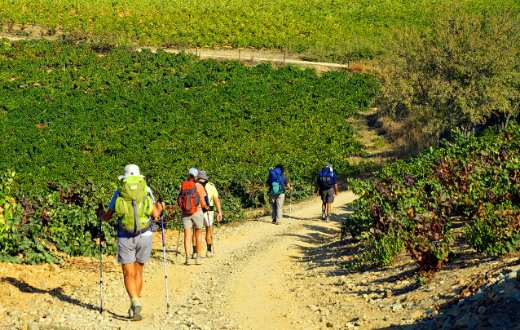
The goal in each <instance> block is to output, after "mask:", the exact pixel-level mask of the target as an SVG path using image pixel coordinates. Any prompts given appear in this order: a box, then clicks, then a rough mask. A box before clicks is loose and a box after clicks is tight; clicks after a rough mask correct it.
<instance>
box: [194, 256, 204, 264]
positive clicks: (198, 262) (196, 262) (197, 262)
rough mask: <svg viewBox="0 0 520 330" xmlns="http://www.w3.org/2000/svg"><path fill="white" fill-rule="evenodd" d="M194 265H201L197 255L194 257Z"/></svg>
mask: <svg viewBox="0 0 520 330" xmlns="http://www.w3.org/2000/svg"><path fill="white" fill-rule="evenodd" d="M195 265H202V261H201V260H200V258H199V257H197V258H196V259H195Z"/></svg>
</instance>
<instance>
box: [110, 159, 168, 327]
mask: <svg viewBox="0 0 520 330" xmlns="http://www.w3.org/2000/svg"><path fill="white" fill-rule="evenodd" d="M163 209H164V205H163V204H162V203H156V202H155V198H154V196H153V193H152V190H151V189H150V187H148V186H147V184H146V181H145V179H144V176H142V175H141V173H140V171H139V167H138V166H137V165H134V164H130V165H126V166H125V169H124V172H123V175H121V176H119V187H118V189H117V190H116V191H115V193H114V195H113V196H112V200H111V201H110V204H109V206H108V211H107V212H106V213H104V214H100V216H101V217H102V219H103V220H109V219H111V218H112V216H113V215H115V216H116V218H117V220H118V222H117V262H118V263H120V264H121V266H122V269H123V277H124V282H125V288H126V291H127V293H128V296H129V297H130V309H129V310H128V315H129V317H130V318H131V319H133V320H136V321H138V320H141V319H142V316H141V310H142V306H141V304H140V302H139V298H140V297H141V291H142V289H143V269H144V264H145V263H146V262H147V261H148V260H149V259H150V254H151V252H152V231H151V226H152V222H153V221H152V219H157V218H159V216H160V215H161V212H162V210H163Z"/></svg>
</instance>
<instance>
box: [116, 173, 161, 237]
mask: <svg viewBox="0 0 520 330" xmlns="http://www.w3.org/2000/svg"><path fill="white" fill-rule="evenodd" d="M152 210H153V201H152V198H151V197H150V196H149V195H148V191H147V186H146V181H145V180H144V178H142V177H139V176H129V177H127V178H125V179H124V180H123V181H122V185H121V186H120V188H119V197H118V198H117V199H116V207H115V210H114V211H115V214H116V215H117V216H118V217H119V227H120V228H121V229H123V230H124V231H126V232H128V233H133V234H139V233H141V232H144V231H146V230H147V229H148V227H150V221H149V218H150V215H151V214H152Z"/></svg>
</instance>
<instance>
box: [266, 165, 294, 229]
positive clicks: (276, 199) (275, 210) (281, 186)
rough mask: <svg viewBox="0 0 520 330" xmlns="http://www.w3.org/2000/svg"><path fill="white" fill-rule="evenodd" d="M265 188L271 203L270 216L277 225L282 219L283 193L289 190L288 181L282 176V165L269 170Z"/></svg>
mask: <svg viewBox="0 0 520 330" xmlns="http://www.w3.org/2000/svg"><path fill="white" fill-rule="evenodd" d="M266 183H267V186H268V187H269V200H270V203H271V216H272V219H273V224H276V225H279V224H280V221H281V220H282V219H283V210H282V209H283V203H284V200H285V191H286V190H288V189H289V190H290V189H291V188H290V184H289V180H288V179H287V176H285V175H284V168H283V166H282V165H276V166H275V167H273V168H270V169H269V173H268V177H267V181H266Z"/></svg>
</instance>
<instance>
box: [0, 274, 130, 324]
mask: <svg viewBox="0 0 520 330" xmlns="http://www.w3.org/2000/svg"><path fill="white" fill-rule="evenodd" d="M0 280H1V281H2V282H5V283H9V284H11V285H12V286H14V287H16V288H17V289H18V290H20V291H21V292H25V293H32V294H48V295H50V296H52V297H54V298H56V299H58V300H60V301H63V302H66V303H69V304H72V305H76V306H79V307H81V308H85V309H88V310H92V311H96V312H99V306H95V305H93V304H90V303H84V302H82V301H80V300H78V299H76V298H73V297H71V296H69V295H66V294H65V293H64V292H63V288H61V287H57V288H54V289H50V290H43V289H39V288H36V287H34V286H32V285H30V284H28V283H26V282H23V281H20V280H18V279H16V278H13V277H2V278H1V279H0ZM104 311H105V312H107V313H108V314H110V315H111V316H112V317H114V318H115V319H119V320H128V318H127V317H125V316H124V315H119V314H116V313H114V312H112V311H110V310H106V309H105V310H104Z"/></svg>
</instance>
